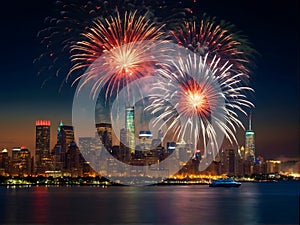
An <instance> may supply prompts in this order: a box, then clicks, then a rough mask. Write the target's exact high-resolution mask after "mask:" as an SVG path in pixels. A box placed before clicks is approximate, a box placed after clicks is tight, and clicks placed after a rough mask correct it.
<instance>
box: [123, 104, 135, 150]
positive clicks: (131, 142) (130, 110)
mask: <svg viewBox="0 0 300 225" xmlns="http://www.w3.org/2000/svg"><path fill="white" fill-rule="evenodd" d="M125 117H126V118H125V128H126V130H127V143H128V147H129V151H130V153H131V154H134V153H135V126H134V107H133V106H132V107H127V108H126V115H125Z"/></svg>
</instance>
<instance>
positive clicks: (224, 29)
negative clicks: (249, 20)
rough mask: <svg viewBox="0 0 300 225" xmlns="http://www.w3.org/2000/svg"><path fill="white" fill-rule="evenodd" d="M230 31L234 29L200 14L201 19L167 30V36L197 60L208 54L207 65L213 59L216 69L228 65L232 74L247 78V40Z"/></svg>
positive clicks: (248, 62) (230, 25)
mask: <svg viewBox="0 0 300 225" xmlns="http://www.w3.org/2000/svg"><path fill="white" fill-rule="evenodd" d="M234 30H235V27H234V25H232V24H230V23H228V22H224V21H221V22H220V23H218V22H217V20H216V18H214V17H213V18H212V17H209V16H206V15H205V14H204V15H203V16H202V18H201V19H196V20H193V21H191V22H188V21H185V22H184V23H183V26H182V27H181V28H180V29H178V30H176V31H175V30H171V34H172V36H173V37H174V38H175V40H176V42H177V43H178V44H179V45H182V46H184V47H186V48H188V49H189V50H191V51H193V52H195V53H197V54H200V55H201V56H205V55H206V54H207V53H209V55H208V59H207V61H208V62H210V61H212V59H213V57H214V56H217V57H218V58H220V62H219V65H224V64H225V63H227V61H229V64H232V67H231V68H230V70H231V71H232V72H234V73H244V74H246V75H247V77H249V76H248V75H249V64H250V61H249V57H250V55H251V53H252V52H253V50H252V49H251V48H250V44H249V43H248V41H247V39H246V38H245V37H243V36H242V35H241V34H240V33H239V32H235V31H234ZM245 78H246V76H245ZM245 78H244V79H245Z"/></svg>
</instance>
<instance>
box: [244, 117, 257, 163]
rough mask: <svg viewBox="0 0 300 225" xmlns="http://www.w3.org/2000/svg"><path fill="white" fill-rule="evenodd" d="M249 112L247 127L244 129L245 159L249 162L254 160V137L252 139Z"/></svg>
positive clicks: (252, 133)
mask: <svg viewBox="0 0 300 225" xmlns="http://www.w3.org/2000/svg"><path fill="white" fill-rule="evenodd" d="M251 119H252V118H251V114H250V116H249V129H248V130H246V138H245V158H244V159H245V160H248V161H250V162H255V139H254V131H253V130H252V125H251V122H252V121H251Z"/></svg>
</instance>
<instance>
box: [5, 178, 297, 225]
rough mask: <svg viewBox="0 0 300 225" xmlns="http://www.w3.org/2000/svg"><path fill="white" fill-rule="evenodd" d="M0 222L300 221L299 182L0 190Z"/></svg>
mask: <svg viewBox="0 0 300 225" xmlns="http://www.w3.org/2000/svg"><path fill="white" fill-rule="evenodd" d="M0 209H1V210H0V224H205V225H210V224H251V225H252V224H298V221H299V214H298V210H299V181H285V182H276V183H243V184H242V185H241V186H240V187H239V188H209V187H208V185H186V186H180V185H176V186H173V185H167V186H145V187H131V186H127V187H126V186H123V187H122V186H109V187H104V188H102V187H91V186H63V187H56V186H33V187H29V188H5V187H1V189H0Z"/></svg>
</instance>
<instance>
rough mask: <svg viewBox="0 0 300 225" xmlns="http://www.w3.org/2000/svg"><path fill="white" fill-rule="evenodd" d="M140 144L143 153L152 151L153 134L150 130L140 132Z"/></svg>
mask: <svg viewBox="0 0 300 225" xmlns="http://www.w3.org/2000/svg"><path fill="white" fill-rule="evenodd" d="M139 142H140V143H139V144H140V150H141V151H150V150H151V145H152V133H151V131H150V130H147V131H140V133H139Z"/></svg>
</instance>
